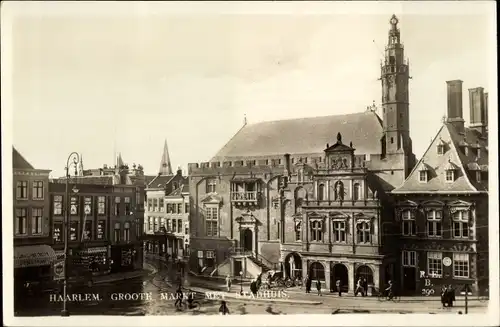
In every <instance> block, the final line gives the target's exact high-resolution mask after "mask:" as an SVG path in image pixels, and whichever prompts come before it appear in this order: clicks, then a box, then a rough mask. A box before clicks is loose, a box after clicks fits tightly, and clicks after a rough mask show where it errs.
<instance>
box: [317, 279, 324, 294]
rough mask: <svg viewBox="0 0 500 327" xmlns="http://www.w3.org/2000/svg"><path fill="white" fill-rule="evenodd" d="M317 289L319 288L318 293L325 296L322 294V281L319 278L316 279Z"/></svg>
mask: <svg viewBox="0 0 500 327" xmlns="http://www.w3.org/2000/svg"><path fill="white" fill-rule="evenodd" d="M316 289H317V290H318V295H319V296H323V294H321V282H320V281H319V279H317V280H316Z"/></svg>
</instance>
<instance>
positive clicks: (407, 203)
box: [399, 200, 418, 207]
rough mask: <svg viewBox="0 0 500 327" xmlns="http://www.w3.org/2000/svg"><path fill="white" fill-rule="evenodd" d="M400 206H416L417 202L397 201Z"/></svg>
mask: <svg viewBox="0 0 500 327" xmlns="http://www.w3.org/2000/svg"><path fill="white" fill-rule="evenodd" d="M399 206H400V207H418V203H417V202H415V201H410V200H404V201H401V202H400V203H399Z"/></svg>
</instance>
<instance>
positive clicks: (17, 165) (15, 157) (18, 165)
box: [12, 147, 35, 169]
mask: <svg viewBox="0 0 500 327" xmlns="http://www.w3.org/2000/svg"><path fill="white" fill-rule="evenodd" d="M12 168H14V169H35V168H34V167H33V166H32V165H31V164H30V163H29V162H28V161H27V160H26V159H24V157H23V156H22V155H21V154H20V153H19V152H18V151H17V150H16V149H15V148H14V147H12Z"/></svg>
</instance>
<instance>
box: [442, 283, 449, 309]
mask: <svg viewBox="0 0 500 327" xmlns="http://www.w3.org/2000/svg"><path fill="white" fill-rule="evenodd" d="M447 303H448V290H447V289H446V286H443V287H441V305H442V306H443V309H444V308H445V307H446V305H447Z"/></svg>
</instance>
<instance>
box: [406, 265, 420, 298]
mask: <svg viewBox="0 0 500 327" xmlns="http://www.w3.org/2000/svg"><path fill="white" fill-rule="evenodd" d="M403 290H404V291H405V293H415V292H416V291H417V269H416V268H415V267H403Z"/></svg>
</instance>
